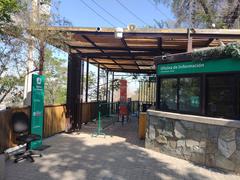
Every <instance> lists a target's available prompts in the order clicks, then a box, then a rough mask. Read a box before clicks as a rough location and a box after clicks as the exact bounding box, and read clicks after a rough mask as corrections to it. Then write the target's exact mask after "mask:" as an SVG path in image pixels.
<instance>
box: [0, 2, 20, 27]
mask: <svg viewBox="0 0 240 180" xmlns="http://www.w3.org/2000/svg"><path fill="white" fill-rule="evenodd" d="M19 9H20V6H19V4H18V2H17V1H16V0H0V27H2V26H3V25H4V24H5V23H10V22H12V15H13V14H14V13H16V12H18V11H19Z"/></svg>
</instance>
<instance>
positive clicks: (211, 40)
mask: <svg viewBox="0 0 240 180" xmlns="http://www.w3.org/2000/svg"><path fill="white" fill-rule="evenodd" d="M213 40H214V38H209V40H208V42H207V43H206V45H205V46H209V45H210V44H211V43H212V42H213Z"/></svg>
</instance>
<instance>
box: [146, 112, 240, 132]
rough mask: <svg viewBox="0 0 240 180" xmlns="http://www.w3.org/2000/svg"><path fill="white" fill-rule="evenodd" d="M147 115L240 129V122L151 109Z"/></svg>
mask: <svg viewBox="0 0 240 180" xmlns="http://www.w3.org/2000/svg"><path fill="white" fill-rule="evenodd" d="M147 113H148V115H149V116H158V117H166V118H170V119H177V120H183V121H190V122H197V123H203V124H211V125H218V126H225V127H234V128H240V120H233V119H223V118H213V117H206V116H197V115H189V114H180V113H172V112H165V111H157V110H152V109H149V110H148V111H147Z"/></svg>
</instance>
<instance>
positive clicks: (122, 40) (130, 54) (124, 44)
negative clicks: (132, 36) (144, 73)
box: [121, 38, 140, 70]
mask: <svg viewBox="0 0 240 180" xmlns="http://www.w3.org/2000/svg"><path fill="white" fill-rule="evenodd" d="M121 42H122V44H123V46H124V47H125V48H126V49H127V51H128V54H129V56H131V57H132V59H135V56H134V55H133V54H132V53H131V50H130V49H129V47H128V45H127V43H126V41H125V39H124V38H122V39H121ZM135 65H136V66H137V68H138V69H139V70H140V68H139V66H138V64H137V62H136V61H135Z"/></svg>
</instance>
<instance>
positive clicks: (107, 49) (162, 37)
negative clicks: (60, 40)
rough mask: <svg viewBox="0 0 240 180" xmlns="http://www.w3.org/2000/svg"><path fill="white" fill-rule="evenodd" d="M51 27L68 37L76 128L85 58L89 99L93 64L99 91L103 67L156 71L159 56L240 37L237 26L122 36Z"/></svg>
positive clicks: (125, 33) (126, 32)
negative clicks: (89, 79) (96, 72)
mask: <svg viewBox="0 0 240 180" xmlns="http://www.w3.org/2000/svg"><path fill="white" fill-rule="evenodd" d="M48 30H49V31H58V32H62V33H63V34H65V36H66V37H67V38H66V41H65V44H66V45H68V47H69V52H68V53H69V60H68V86H67V87H68V91H67V110H68V115H69V116H70V118H71V121H72V122H73V126H74V128H81V118H80V117H81V103H82V102H83V88H82V87H83V76H84V74H83V73H84V68H83V67H84V63H83V62H84V61H85V62H87V72H86V97H85V98H86V101H87V99H88V98H87V96H88V88H87V87H88V84H87V83H88V71H89V63H91V64H94V65H96V66H97V67H98V83H97V92H99V72H100V71H99V69H100V68H101V69H104V70H106V71H107V74H108V72H109V71H111V72H128V73H145V74H154V73H155V66H154V60H153V59H154V57H156V56H162V55H167V54H176V53H183V52H191V51H193V50H194V49H199V48H205V47H217V46H220V45H221V44H222V43H224V44H226V43H231V42H236V41H239V40H240V30H236V29H235V30H234V29H231V30H226V29H134V30H129V29H123V36H122V38H116V37H115V33H116V29H114V28H78V27H49V28H48ZM53 45H54V44H53ZM56 46H57V45H56ZM107 77H108V76H107ZM113 78H114V74H113ZM107 82H108V81H107ZM112 92H113V90H112ZM98 94H99V93H97V101H98V100H99V95H98ZM112 100H113V98H112Z"/></svg>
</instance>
